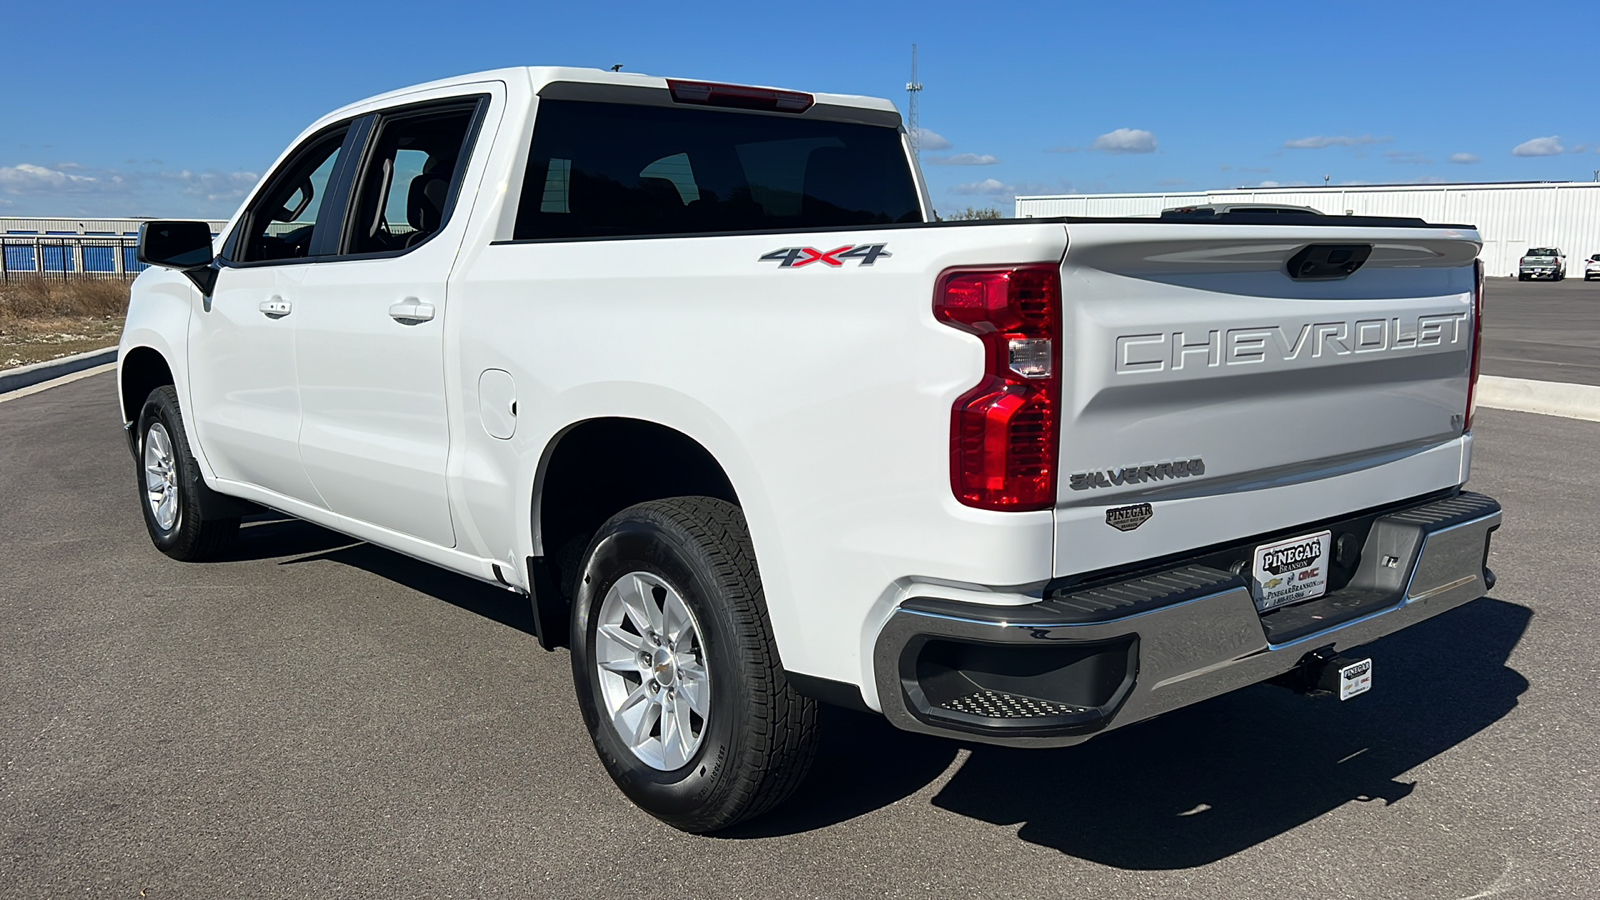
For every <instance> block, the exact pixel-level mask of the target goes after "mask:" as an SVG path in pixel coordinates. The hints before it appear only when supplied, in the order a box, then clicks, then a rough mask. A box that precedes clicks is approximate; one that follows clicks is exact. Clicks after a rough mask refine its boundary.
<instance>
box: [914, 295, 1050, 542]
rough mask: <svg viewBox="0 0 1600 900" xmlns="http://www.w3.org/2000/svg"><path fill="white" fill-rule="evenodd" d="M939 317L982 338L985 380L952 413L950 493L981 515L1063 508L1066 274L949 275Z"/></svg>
mask: <svg viewBox="0 0 1600 900" xmlns="http://www.w3.org/2000/svg"><path fill="white" fill-rule="evenodd" d="M933 314H934V317H935V318H937V319H938V320H939V321H940V322H943V323H944V324H946V325H949V326H951V327H952V328H959V329H961V330H962V331H965V332H968V333H969V334H974V335H977V336H978V338H979V339H980V340H982V341H983V348H984V374H983V378H982V380H980V381H979V382H978V384H977V386H976V387H974V388H973V389H972V390H970V391H967V392H966V393H965V394H962V395H961V397H960V398H958V399H957V400H956V402H955V406H954V407H953V408H952V409H951V412H950V488H951V490H953V491H954V492H955V495H956V499H957V500H960V501H961V502H962V503H964V504H966V505H967V506H974V507H977V508H979V509H997V510H1033V509H1049V508H1051V507H1052V506H1054V505H1055V499H1056V471H1057V469H1058V468H1059V465H1058V464H1057V456H1058V451H1059V449H1060V431H1061V427H1060V426H1061V422H1060V412H1059V410H1060V407H1061V375H1060V371H1059V369H1058V367H1057V365H1056V360H1055V355H1056V349H1055V348H1056V347H1058V346H1060V343H1061V272H1060V270H1058V269H1057V268H1056V267H1055V266H1054V265H1033V266H1016V267H1011V268H1004V269H949V270H946V271H945V272H944V273H943V274H941V275H940V276H939V281H938V286H937V288H935V291H934V297H933Z"/></svg>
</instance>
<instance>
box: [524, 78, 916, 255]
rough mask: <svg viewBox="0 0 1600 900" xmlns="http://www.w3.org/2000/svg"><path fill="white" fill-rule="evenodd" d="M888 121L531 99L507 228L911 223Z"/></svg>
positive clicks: (529, 236)
mask: <svg viewBox="0 0 1600 900" xmlns="http://www.w3.org/2000/svg"><path fill="white" fill-rule="evenodd" d="M922 220H923V218H922V210H921V206H920V204H919V203H918V197H917V190H916V185H915V183H914V182H913V181H912V177H911V167H910V164H909V162H908V161H907V159H906V154H905V150H904V147H903V144H902V143H901V137H900V132H899V130H898V129H894V128H887V127H883V126H878V125H863V124H857V123H850V122H830V121H826V120H821V119H803V118H793V117H787V116H769V115H755V114H748V113H733V112H724V111H720V110H704V109H685V108H677V107H656V106H639V105H631V104H621V103H598V102H591V101H582V100H556V99H546V100H541V101H540V103H539V112H538V121H537V123H536V125H535V126H534V133H533V146H532V147H531V148H530V150H529V155H528V167H527V170H526V173H525V176H524V181H523V187H522V195H521V197H520V199H519V202H518V207H517V220H516V226H515V232H514V234H513V237H514V238H515V239H517V240H537V239H550V238H607V237H635V236H646V235H674V234H705V233H713V232H726V231H759V230H792V229H806V230H810V229H824V228H848V227H852V226H861V225H889V224H896V223H905V222H921V221H922Z"/></svg>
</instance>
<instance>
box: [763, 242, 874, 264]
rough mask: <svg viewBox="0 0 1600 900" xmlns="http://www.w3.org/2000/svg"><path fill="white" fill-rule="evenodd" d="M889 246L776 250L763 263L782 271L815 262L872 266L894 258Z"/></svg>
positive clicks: (859, 245) (764, 258) (864, 245)
mask: <svg viewBox="0 0 1600 900" xmlns="http://www.w3.org/2000/svg"><path fill="white" fill-rule="evenodd" d="M888 246H889V245H888V244H853V245H852V244H845V245H844V246H843V247H835V248H833V249H832V250H818V249H816V248H815V247H785V248H783V249H782V250H774V251H772V252H771V253H768V254H767V255H765V256H763V257H761V261H762V262H775V263H777V264H778V268H780V269H798V268H801V267H802V266H809V265H811V264H812V263H814V262H819V263H822V264H823V265H825V266H829V267H832V268H835V269H837V268H839V267H840V266H842V265H844V263H843V262H842V260H846V259H859V260H861V262H860V263H859V264H860V265H863V266H870V265H872V264H873V263H875V262H877V261H878V260H879V259H882V258H884V257H888V256H893V255H894V254H893V253H890V252H889V251H888V250H886V249H884V248H886V247H888Z"/></svg>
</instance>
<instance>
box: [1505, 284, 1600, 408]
mask: <svg viewBox="0 0 1600 900" xmlns="http://www.w3.org/2000/svg"><path fill="white" fill-rule="evenodd" d="M1578 265H1580V266H1581V262H1580V263H1579V264H1578ZM1577 271H1579V272H1580V273H1581V271H1582V270H1581V268H1580V269H1577ZM1483 304H1484V315H1483V328H1484V339H1483V372H1484V374H1486V375H1504V376H1507V377H1510V378H1532V379H1534V380H1535V381H1566V382H1572V383H1576V384H1600V281H1590V282H1585V281H1584V280H1583V276H1582V275H1581V274H1579V275H1578V276H1576V277H1573V276H1568V277H1567V278H1566V279H1565V280H1563V281H1518V280H1516V279H1515V278H1490V279H1488V280H1487V282H1486V283H1485V285H1484V294H1483Z"/></svg>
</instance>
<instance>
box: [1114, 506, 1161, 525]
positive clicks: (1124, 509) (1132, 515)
mask: <svg viewBox="0 0 1600 900" xmlns="http://www.w3.org/2000/svg"><path fill="white" fill-rule="evenodd" d="M1153 514H1154V510H1152V509H1151V508H1150V504H1148V503H1135V504H1133V505H1132V506H1113V507H1112V508H1110V509H1108V510H1106V524H1107V525H1110V526H1111V527H1112V528H1115V529H1116V530H1118V531H1132V530H1134V529H1135V528H1138V527H1139V526H1140V525H1143V524H1144V523H1146V522H1148V521H1150V516H1152V515H1153Z"/></svg>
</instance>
